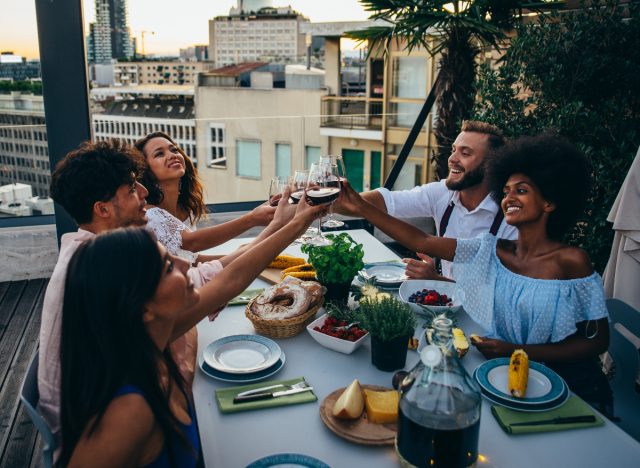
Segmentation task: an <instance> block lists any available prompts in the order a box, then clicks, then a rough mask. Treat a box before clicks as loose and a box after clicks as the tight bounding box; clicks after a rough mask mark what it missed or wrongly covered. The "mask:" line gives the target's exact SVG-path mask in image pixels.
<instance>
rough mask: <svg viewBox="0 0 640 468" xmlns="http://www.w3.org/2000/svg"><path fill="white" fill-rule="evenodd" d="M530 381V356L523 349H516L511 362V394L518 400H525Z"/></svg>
mask: <svg viewBox="0 0 640 468" xmlns="http://www.w3.org/2000/svg"><path fill="white" fill-rule="evenodd" d="M528 381H529V356H527V353H525V352H524V350H522V349H516V350H515V351H514V352H513V354H512V355H511V361H510V362H509V393H511V395H513V396H514V397H516V398H524V395H525V394H526V393H527V383H528Z"/></svg>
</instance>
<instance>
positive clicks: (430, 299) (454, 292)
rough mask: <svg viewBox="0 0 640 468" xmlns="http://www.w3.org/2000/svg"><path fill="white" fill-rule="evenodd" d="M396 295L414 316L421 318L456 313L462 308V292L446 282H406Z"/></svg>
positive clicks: (453, 284) (454, 285) (454, 284)
mask: <svg viewBox="0 0 640 468" xmlns="http://www.w3.org/2000/svg"><path fill="white" fill-rule="evenodd" d="M398 294H399V295H400V299H402V301H403V302H406V303H407V304H409V306H410V307H411V308H412V309H413V311H414V312H415V313H416V314H419V315H423V316H425V315H427V316H429V317H431V316H433V315H434V314H436V315H439V314H443V313H448V312H457V311H458V310H460V308H461V307H462V298H463V292H462V290H460V288H459V287H458V286H457V284H456V283H450V282H448V281H435V280H407V281H405V282H403V283H402V285H401V286H400V290H399V291H398Z"/></svg>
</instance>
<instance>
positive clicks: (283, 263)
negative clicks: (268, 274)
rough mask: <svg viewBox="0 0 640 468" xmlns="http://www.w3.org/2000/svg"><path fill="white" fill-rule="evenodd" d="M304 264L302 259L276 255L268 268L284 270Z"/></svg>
mask: <svg viewBox="0 0 640 468" xmlns="http://www.w3.org/2000/svg"><path fill="white" fill-rule="evenodd" d="M304 263H306V262H305V260H304V258H298V257H293V256H291V255H278V256H277V257H276V258H274V259H273V261H272V262H271V263H269V268H281V269H284V268H289V267H292V266H296V265H303V264H304Z"/></svg>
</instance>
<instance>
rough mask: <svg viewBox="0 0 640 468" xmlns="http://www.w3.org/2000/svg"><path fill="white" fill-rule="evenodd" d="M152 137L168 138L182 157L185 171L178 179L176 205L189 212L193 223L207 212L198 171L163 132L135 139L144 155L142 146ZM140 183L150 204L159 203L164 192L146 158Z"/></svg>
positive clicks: (181, 150) (136, 144) (182, 151)
mask: <svg viewBox="0 0 640 468" xmlns="http://www.w3.org/2000/svg"><path fill="white" fill-rule="evenodd" d="M154 138H165V139H167V140H169V141H170V142H171V144H173V145H174V146H175V147H176V148H178V151H179V152H180V154H181V155H182V157H183V158H184V164H185V173H184V176H182V179H180V195H178V206H180V208H182V209H183V210H185V211H186V212H187V213H189V219H190V220H191V222H192V223H195V222H197V221H198V220H199V219H200V218H202V217H203V216H204V215H206V214H207V206H206V204H205V202H204V190H203V186H202V182H201V181H200V178H199V177H198V172H197V170H196V168H195V166H194V165H193V163H192V162H191V159H190V158H189V156H187V154H186V153H185V152H184V150H183V149H182V148H180V146H179V145H178V144H177V143H176V142H175V141H173V138H171V137H170V136H169V135H167V134H166V133H164V132H153V133H149V134H148V135H147V136H145V137H143V138H141V139H139V140H138V141H136V143H135V147H136V148H137V149H138V150H139V151H140V152H141V153H142V154H143V155H144V147H145V146H146V145H147V143H149V141H151V140H153V139H154ZM141 183H142V185H144V186H145V187H146V188H147V190H148V191H149V195H147V202H148V203H150V204H151V205H159V204H160V203H161V202H162V200H163V198H164V193H162V189H161V188H160V185H159V184H158V179H157V178H156V176H155V174H154V173H153V172H152V171H151V168H150V167H149V165H148V164H146V158H145V170H144V172H143V175H142V180H141Z"/></svg>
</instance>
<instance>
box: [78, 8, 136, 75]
mask: <svg viewBox="0 0 640 468" xmlns="http://www.w3.org/2000/svg"><path fill="white" fill-rule="evenodd" d="M95 8H96V11H95V15H96V21H95V22H94V23H90V24H89V34H88V35H87V39H86V44H87V60H88V61H89V63H105V62H109V61H110V60H111V59H119V58H129V57H133V52H134V50H133V41H132V40H131V31H130V29H129V18H128V13H127V1H126V0H95Z"/></svg>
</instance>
